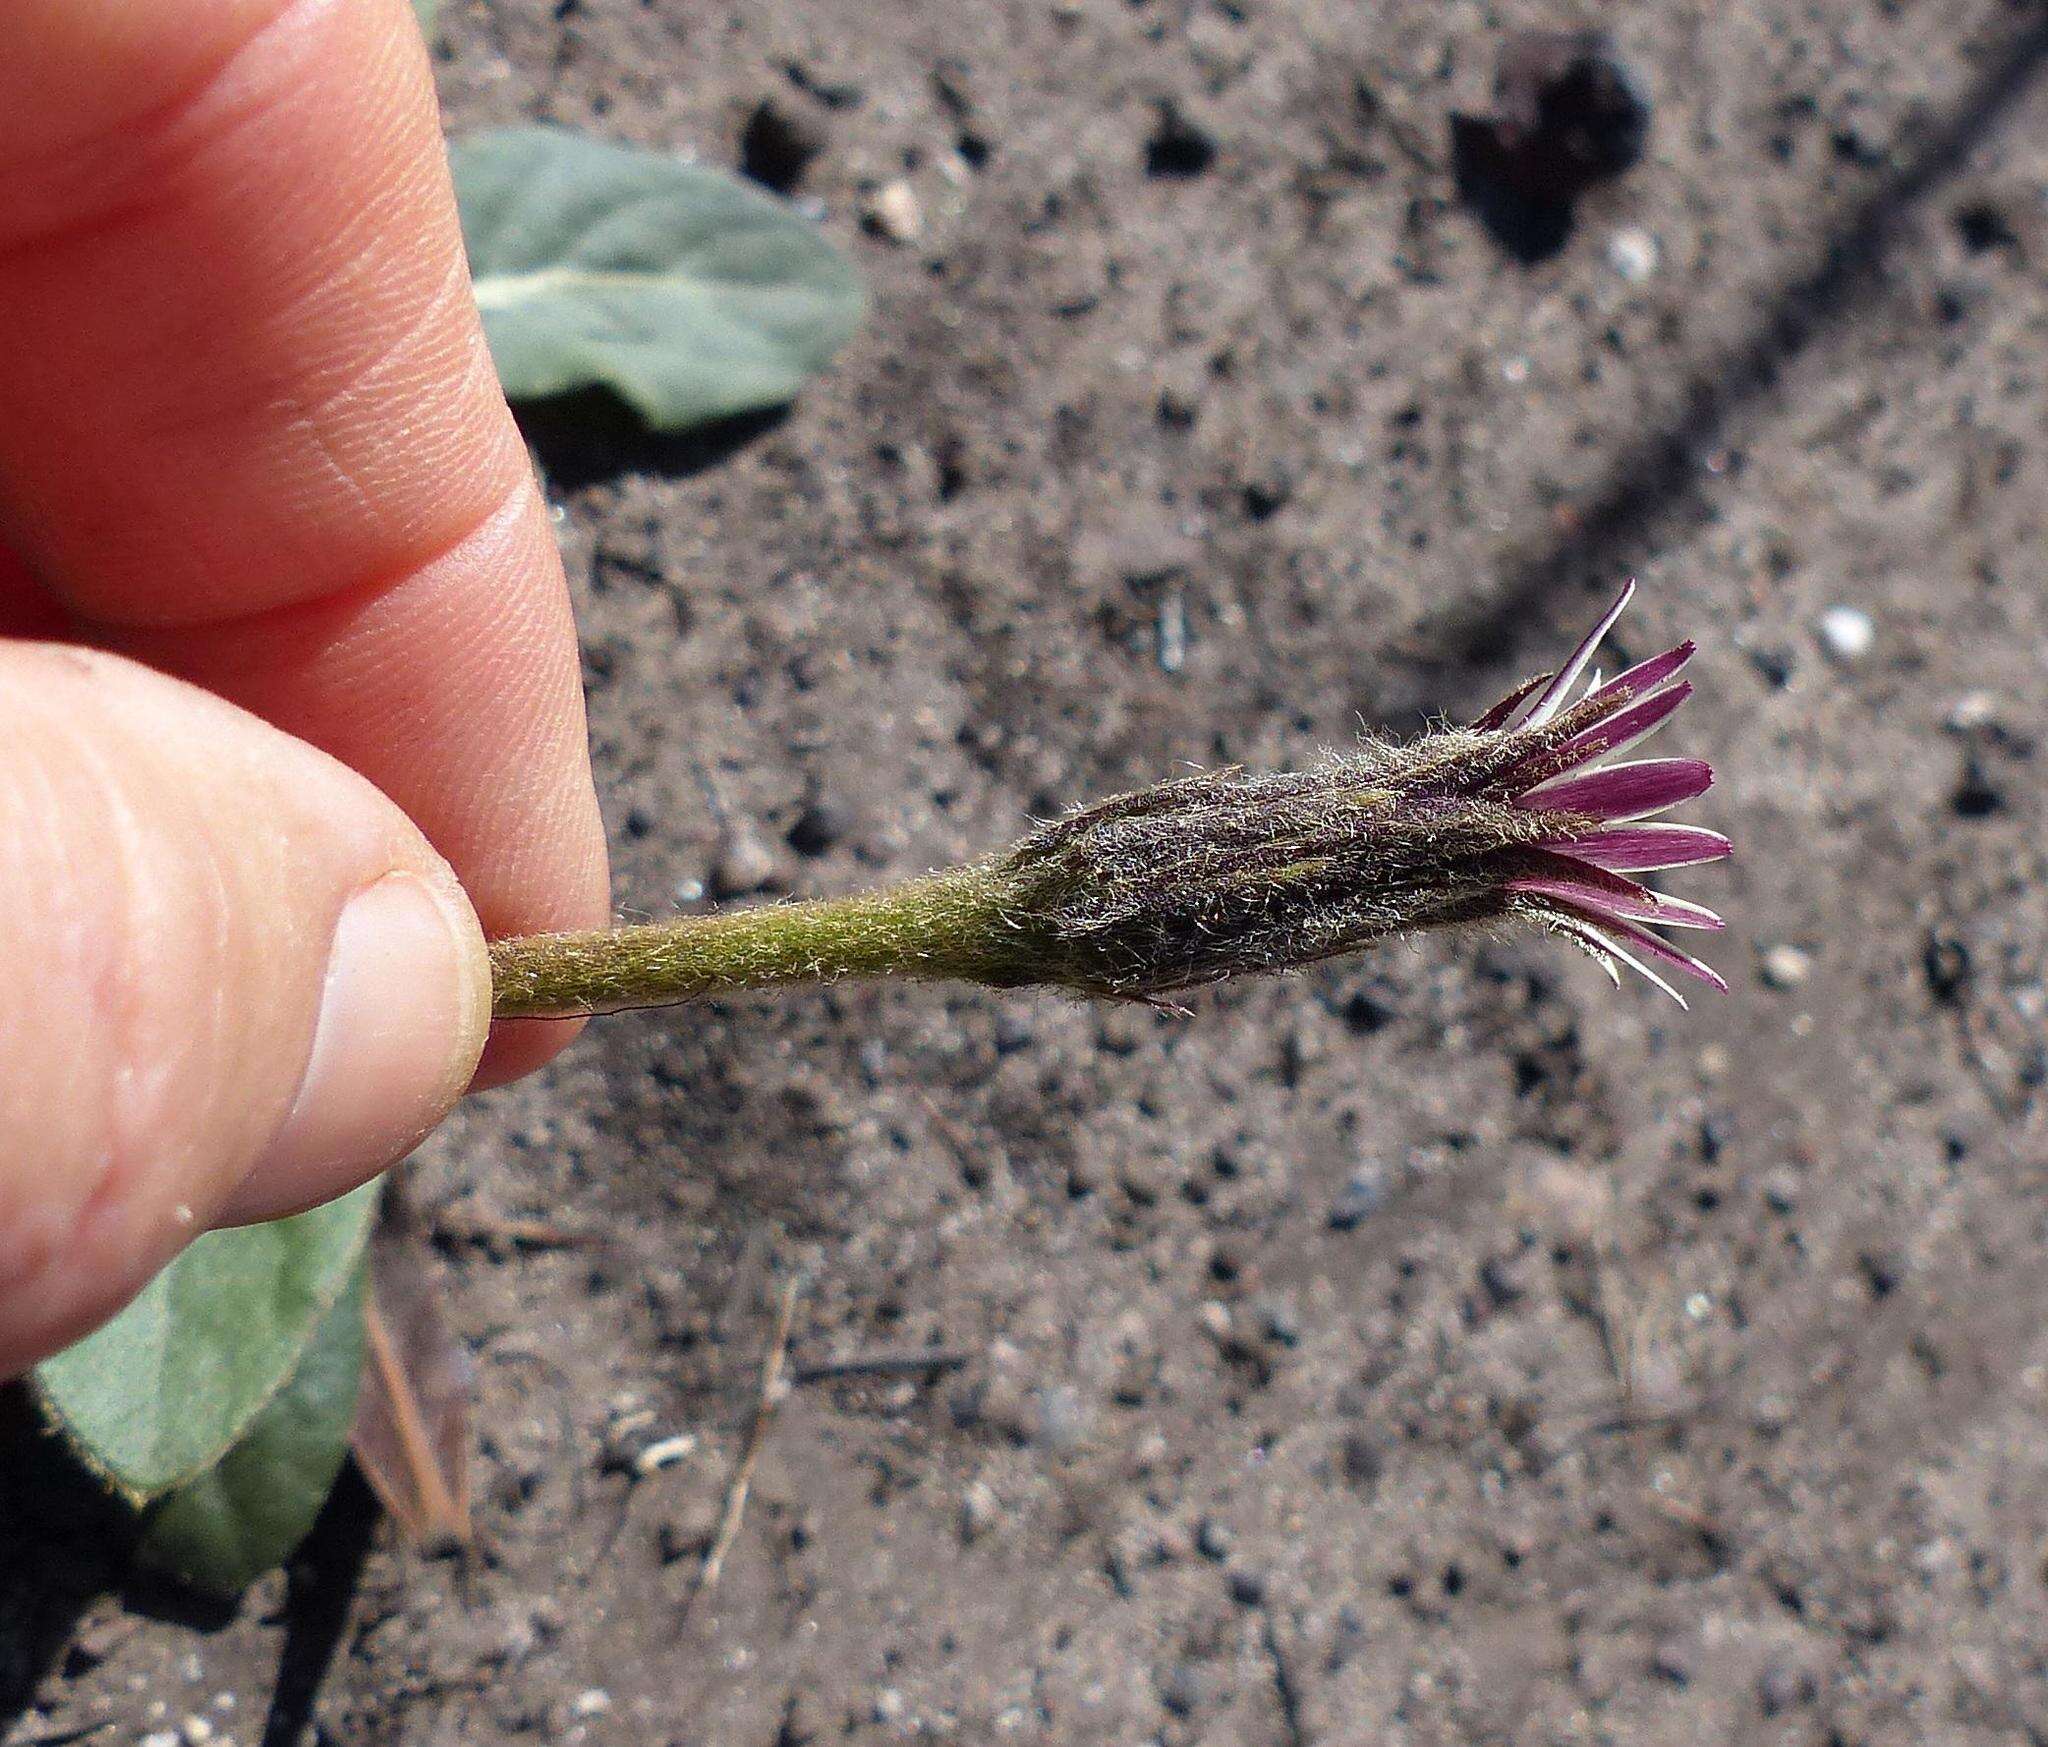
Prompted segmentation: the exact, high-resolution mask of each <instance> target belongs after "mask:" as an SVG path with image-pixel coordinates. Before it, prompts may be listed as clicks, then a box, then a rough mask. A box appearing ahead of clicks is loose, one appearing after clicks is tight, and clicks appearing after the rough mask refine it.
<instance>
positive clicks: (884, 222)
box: [868, 182, 924, 243]
mask: <svg viewBox="0 0 2048 1747" xmlns="http://www.w3.org/2000/svg"><path fill="white" fill-rule="evenodd" d="M868 222H869V223H870V224H872V225H873V226H874V228H875V229H876V230H877V231H878V232H880V233H881V234H882V235H883V236H885V237H887V238H888V239H889V240H890V241H891V242H892V243H914V242H916V241H917V239H918V238H919V237H921V236H923V235H924V208H923V207H921V206H920V205H918V203H917V192H916V190H915V189H913V188H912V187H911V186H910V184H909V183H908V182H885V183H884V184H883V185H882V186H881V187H879V188H877V189H876V190H875V192H874V194H873V195H872V196H871V197H870V198H869V200H868Z"/></svg>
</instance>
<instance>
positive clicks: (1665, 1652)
mask: <svg viewBox="0 0 2048 1747" xmlns="http://www.w3.org/2000/svg"><path fill="white" fill-rule="evenodd" d="M1692 1670H1693V1653H1692V1646H1691V1645H1690V1644H1688V1643H1686V1642H1685V1640H1684V1639H1682V1638H1666V1639H1665V1640H1664V1642H1663V1643H1661V1644H1659V1645H1658V1646H1657V1648H1656V1650H1655V1651H1654V1652H1653V1653H1652V1654H1651V1657H1650V1672H1651V1673H1652V1674H1654V1675H1656V1676H1657V1678H1658V1679H1659V1680H1668V1681H1670V1682H1671V1684H1672V1685H1673V1686H1690V1685H1691V1684H1692Z"/></svg>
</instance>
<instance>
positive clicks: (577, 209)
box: [449, 127, 866, 431]
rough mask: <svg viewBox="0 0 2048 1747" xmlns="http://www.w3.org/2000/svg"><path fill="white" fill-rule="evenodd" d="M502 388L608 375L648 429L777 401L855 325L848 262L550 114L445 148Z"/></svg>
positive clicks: (712, 177) (789, 225)
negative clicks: (539, 123) (557, 124)
mask: <svg viewBox="0 0 2048 1747" xmlns="http://www.w3.org/2000/svg"><path fill="white" fill-rule="evenodd" d="M449 155H450V161H451V164H452V166H453V169H454V175H455V193H456V199H457V202H458V203H459V205H460V207H461V210H462V233H463V240H464V242H465V243H466V244H467V246H468V249H469V261H470V271H471V273H472V275H473V277H474V281H475V289H476V298H477V304H478V307H479V308H480V309H481V310H482V312H483V319H484V332H485V334H486V336H487V337H488V339H489V341H490V346H491V356H492V358H493V360H494V361H495V362H496V364H497V367H498V375H499V378H500V380H501V381H502V383H503V385H504V389H505V393H506V395H507V396H508V397H509V398H511V399H513V400H530V399H537V398H540V397H543V396H547V395H555V394H564V393H568V392H570V391H572V390H576V389H584V388H592V387H599V388H605V389H609V390H610V391H611V392H612V393H614V394H616V395H618V396H619V398H620V399H622V400H624V401H625V402H626V403H627V404H628V405H629V406H631V407H632V408H633V409H634V410H635V411H636V412H638V413H639V414H640V416H641V417H642V418H643V419H645V420H646V422H647V423H648V424H649V425H650V426H651V427H652V428H654V429H656V430H661V431H676V430H683V429H687V428H689V427H691V426H693V425H700V424H705V423H708V422H710V421H712V420H716V419H722V418H728V417H731V416H733V415H735V414H738V413H745V412H753V411H757V410H759V409H761V408H763V407H771V406H779V405H782V404H783V403H785V402H786V401H788V400H790V399H792V398H793V397H794V396H795V394H796V392H797V390H798V389H799V388H800V387H801V386H802V385H803V383H804V382H805V380H806V379H807V378H809V377H810V376H812V375H813V374H815V373H816V372H817V371H819V370H821V369H822V368H824V366H825V364H826V363H827V362H828V361H829V360H830V359H831V357H832V354H833V353H834V352H836V351H837V350H838V349H839V347H840V346H841V345H842V344H844V342H845V341H846V339H847V338H848V337H849V336H850V335H851V334H852V332H853V330H854V328H855V327H856V326H857V325H858V324H859V321H860V317H861V313H862V310H863V309H864V307H865V303H866V298H865V295H864V293H863V292H862V290H861V285H860V280H859V277H858V276H857V275H856V274H855V272H854V270H853V268H852V266H851V265H850V264H849V263H848V262H847V261H846V260H845V259H844V258H843V257H842V256H841V255H840V254H839V253H838V251H837V250H836V249H834V248H833V246H832V244H831V243H830V242H829V241H827V240H826V238H825V237H824V235H823V234H822V233H821V232H820V231H819V230H818V228H817V227H816V226H815V225H814V224H812V223H811V222H810V220H809V219H807V218H805V217H804V216H803V214H801V213H800V212H798V211H797V210H796V208H795V207H793V206H791V205H790V204H789V203H788V202H787V201H784V200H781V199H778V198H776V197H775V196H773V195H771V194H769V193H767V192H766V191H765V190H762V189H759V188H756V187H754V186H753V185H752V184H750V183H747V182H744V181H742V180H740V179H739V178H738V177H735V176H732V175H730V174H728V173H726V172H725V171H722V170H717V169H713V168H711V167H709V166H708V165H703V164H693V163H687V162H684V161H683V160H681V159H679V158H675V157H671V156H668V155H666V154H664V153H658V152H647V151H640V150H636V149H634V148H632V147H628V146H620V145H613V144H609V143H607V142H604V141H600V140H591V139H585V138H582V137H580V136H579V135H576V134H573V133H568V132H565V131H563V130H561V129H557V128H545V127H528V128H510V129H505V130H502V131H498V132H492V133H484V134H479V135H475V136H473V137H471V138H469V139H467V140H462V141H459V142H457V143H456V144H455V145H454V146H453V147H452V148H451V150H450V154H449Z"/></svg>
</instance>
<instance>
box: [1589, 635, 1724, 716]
mask: <svg viewBox="0 0 2048 1747" xmlns="http://www.w3.org/2000/svg"><path fill="white" fill-rule="evenodd" d="M1698 652H1699V645H1698V644H1697V643H1695V642H1694V641H1693V640H1692V639H1691V638H1690V637H1688V638H1686V640H1685V641H1684V642H1683V643H1680V644H1678V645H1677V646H1676V647H1675V648H1671V649H1667V650H1665V651H1664V653H1663V654H1662V655H1653V656H1651V657H1650V659H1649V660H1647V661H1638V662H1637V663H1636V664H1635V666H1633V667H1631V668H1628V669H1626V670H1625V671H1624V672H1621V673H1617V674H1616V675H1615V676H1614V677H1613V678H1612V679H1610V680H1609V681H1608V682H1607V683H1606V684H1605V685H1603V686H1598V687H1596V688H1595V689H1594V690H1593V691H1591V692H1589V693H1588V694H1587V696H1588V697H1589V698H1590V699H1591V700H1592V701H1593V702H1595V703H1602V704H1605V703H1614V704H1619V703H1621V702H1622V701H1624V699H1626V698H1640V697H1645V696H1647V695H1648V694H1649V693H1651V692H1653V691H1655V690H1656V689H1657V688H1658V687H1659V686H1661V685H1663V684H1664V683H1665V681H1666V680H1672V679H1676V678H1677V677H1678V676H1679V674H1681V673H1683V672H1684V671H1685V667H1686V664H1687V663H1688V662H1690V661H1691V660H1692V658H1693V656H1694V655H1696V654H1697V653H1698Z"/></svg>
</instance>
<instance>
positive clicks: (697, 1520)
mask: <svg viewBox="0 0 2048 1747" xmlns="http://www.w3.org/2000/svg"><path fill="white" fill-rule="evenodd" d="M717 1529H718V1504H717V1501H716V1500H715V1499H708V1498H700V1499H693V1500H691V1501H690V1502H689V1503H687V1504H685V1505H683V1506H682V1507H681V1508H680V1509H678V1510H676V1511H674V1512H673V1513H671V1514H670V1515H669V1516H668V1517H666V1518H664V1519H663V1521H662V1523H661V1526H660V1527H659V1528H658V1529H657V1530H656V1531H655V1544H656V1546H657V1547H659V1548H660V1550H661V1557H662V1562H663V1563H664V1564H667V1565H673V1564H674V1563H675V1562H676V1561H677V1560H678V1559H694V1558H695V1557H696V1556H697V1555H698V1554H699V1553H701V1552H703V1551H704V1549H705V1548H706V1547H708V1546H710V1545H711V1537H712V1535H713V1534H715V1533H716V1532H717Z"/></svg>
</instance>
